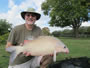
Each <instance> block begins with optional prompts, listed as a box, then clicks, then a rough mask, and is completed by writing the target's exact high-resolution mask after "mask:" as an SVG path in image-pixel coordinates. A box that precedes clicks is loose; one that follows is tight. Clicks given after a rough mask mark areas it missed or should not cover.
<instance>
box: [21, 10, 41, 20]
mask: <svg viewBox="0 0 90 68" xmlns="http://www.w3.org/2000/svg"><path fill="white" fill-rule="evenodd" d="M26 13H33V14H35V15H36V20H39V19H40V17H41V14H39V13H36V12H27V11H24V12H21V17H22V18H23V19H24V20H25V14H26Z"/></svg>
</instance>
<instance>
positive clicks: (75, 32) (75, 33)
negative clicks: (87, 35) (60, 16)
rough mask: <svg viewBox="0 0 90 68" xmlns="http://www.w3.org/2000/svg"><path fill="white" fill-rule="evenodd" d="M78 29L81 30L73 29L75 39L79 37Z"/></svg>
mask: <svg viewBox="0 0 90 68" xmlns="http://www.w3.org/2000/svg"><path fill="white" fill-rule="evenodd" d="M78 29H79V28H78V27H75V28H73V33H74V34H73V35H74V37H75V38H78V37H79V33H78Z"/></svg>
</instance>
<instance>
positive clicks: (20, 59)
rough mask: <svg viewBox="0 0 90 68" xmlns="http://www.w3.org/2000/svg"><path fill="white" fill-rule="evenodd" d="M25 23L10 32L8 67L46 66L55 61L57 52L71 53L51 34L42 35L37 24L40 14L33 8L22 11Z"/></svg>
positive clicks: (31, 67)
mask: <svg viewBox="0 0 90 68" xmlns="http://www.w3.org/2000/svg"><path fill="white" fill-rule="evenodd" d="M21 16H22V18H23V19H24V20H25V24H22V25H19V26H16V27H15V28H13V29H12V31H11V32H10V35H9V37H8V40H7V44H6V51H8V52H10V53H11V56H10V62H9V67H8V68H37V67H40V68H46V67H47V66H48V64H50V63H51V62H52V61H53V56H51V55H52V54H53V55H54V61H55V58H56V53H59V52H64V53H69V50H68V48H67V47H66V46H65V45H64V44H63V43H62V42H61V41H60V40H59V39H56V38H54V37H51V36H41V35H42V31H41V29H40V28H39V27H38V26H36V25H35V22H36V21H37V20H39V19H40V16H41V15H40V14H39V13H37V12H35V10H34V9H33V8H29V9H28V10H27V11H23V12H21Z"/></svg>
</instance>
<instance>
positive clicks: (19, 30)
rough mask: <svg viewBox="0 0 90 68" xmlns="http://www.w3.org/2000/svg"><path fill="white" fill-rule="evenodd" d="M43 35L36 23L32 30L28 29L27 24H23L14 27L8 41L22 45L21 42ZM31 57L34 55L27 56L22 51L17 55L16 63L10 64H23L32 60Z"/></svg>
mask: <svg viewBox="0 0 90 68" xmlns="http://www.w3.org/2000/svg"><path fill="white" fill-rule="evenodd" d="M41 35H42V31H41V29H40V28H39V27H37V26H36V25H34V28H33V29H32V30H27V29H26V27H25V24H22V25H19V26H16V27H15V28H13V29H12V31H11V32H10V34H9V37H8V40H7V41H8V42H11V43H12V44H13V45H15V46H17V45H20V43H23V42H24V40H33V39H35V38H37V37H38V36H41ZM31 58H33V57H32V56H28V57H26V56H25V55H23V54H22V53H21V54H19V55H18V56H17V57H16V59H15V61H14V63H9V64H10V65H16V64H22V63H24V62H26V61H28V60H30V59H31Z"/></svg>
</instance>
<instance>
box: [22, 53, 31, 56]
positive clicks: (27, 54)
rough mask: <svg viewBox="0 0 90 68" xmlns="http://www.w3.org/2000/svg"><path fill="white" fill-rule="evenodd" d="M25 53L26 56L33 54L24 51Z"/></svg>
mask: <svg viewBox="0 0 90 68" xmlns="http://www.w3.org/2000/svg"><path fill="white" fill-rule="evenodd" d="M23 54H24V55H25V56H31V54H30V53H29V52H23Z"/></svg>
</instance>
